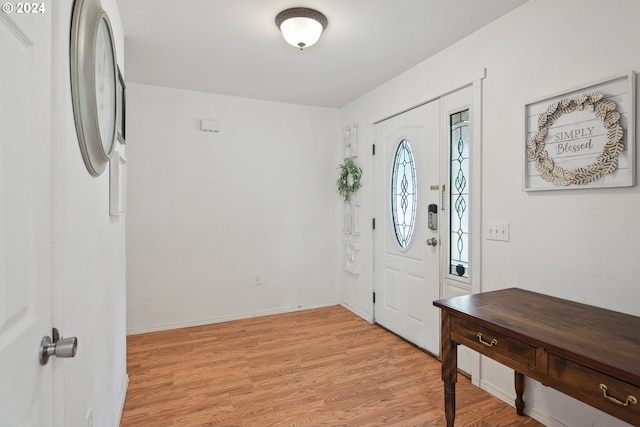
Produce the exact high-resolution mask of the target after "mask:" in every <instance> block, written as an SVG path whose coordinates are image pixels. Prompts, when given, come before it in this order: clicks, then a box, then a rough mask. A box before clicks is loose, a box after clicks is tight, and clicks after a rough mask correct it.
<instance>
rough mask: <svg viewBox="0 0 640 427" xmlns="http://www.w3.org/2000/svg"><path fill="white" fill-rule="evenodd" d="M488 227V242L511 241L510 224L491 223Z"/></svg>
mask: <svg viewBox="0 0 640 427" xmlns="http://www.w3.org/2000/svg"><path fill="white" fill-rule="evenodd" d="M487 225H488V227H487V240H499V241H501V242H508V241H509V223H508V222H489V223H487Z"/></svg>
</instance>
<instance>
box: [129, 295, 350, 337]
mask: <svg viewBox="0 0 640 427" xmlns="http://www.w3.org/2000/svg"><path fill="white" fill-rule="evenodd" d="M332 305H340V300H331V301H324V302H321V303H317V304H309V305H302V304H300V305H297V306H290V307H279V308H275V309H272V310H263V311H256V312H251V313H240V314H235V315H230V316H219V317H211V318H208V319H198V320H190V321H186V322H174V323H159V324H157V325H154V326H149V327H142V328H131V329H127V335H137V334H144V333H147V332H158V331H167V330H170V329H181V328H189V327H192V326H201V325H210V324H213V323H222V322H230V321H232V320H242V319H251V318H253V317H261V316H271V315H273V314H284V313H291V312H294V311H303V310H312V309H314V308H322V307H330V306H332Z"/></svg>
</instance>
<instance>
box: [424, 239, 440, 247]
mask: <svg viewBox="0 0 640 427" xmlns="http://www.w3.org/2000/svg"><path fill="white" fill-rule="evenodd" d="M427 246H438V239H436V238H435V237H432V238H430V239H427Z"/></svg>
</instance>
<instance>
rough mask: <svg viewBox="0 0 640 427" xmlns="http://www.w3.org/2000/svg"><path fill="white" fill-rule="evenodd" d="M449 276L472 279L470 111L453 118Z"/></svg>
mask: <svg viewBox="0 0 640 427" xmlns="http://www.w3.org/2000/svg"><path fill="white" fill-rule="evenodd" d="M449 122H450V128H449V132H450V139H449V140H450V141H451V152H450V160H451V168H450V172H449V174H450V182H449V212H450V218H449V224H450V225H449V230H450V233H451V236H450V242H449V273H450V274H453V275H455V276H459V277H465V278H468V277H469V251H470V246H469V162H470V160H469V110H464V111H460V112H458V113H455V114H451V115H450V116H449Z"/></svg>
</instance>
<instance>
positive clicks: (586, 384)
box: [549, 354, 640, 425]
mask: <svg viewBox="0 0 640 427" xmlns="http://www.w3.org/2000/svg"><path fill="white" fill-rule="evenodd" d="M549 375H550V376H551V377H552V378H554V379H556V380H558V381H560V382H562V383H564V384H566V385H567V386H569V387H570V388H571V389H572V391H573V393H572V394H574V395H577V396H576V397H578V398H580V399H581V400H583V401H584V402H587V403H589V404H591V405H592V406H595V407H597V408H600V409H602V410H604V411H605V412H608V413H610V414H612V415H615V416H617V417H619V418H621V419H623V420H626V421H628V422H631V423H632V424H634V425H638V424H637V423H638V422H640V402H638V400H640V387H637V386H634V385H633V384H629V383H627V382H625V381H622V380H620V379H617V378H614V377H611V376H609V375H606V374H603V373H602V372H598V371H596V370H593V369H591V368H588V367H586V366H583V365H580V364H578V363H575V362H571V361H569V360H566V359H564V358H562V357H559V356H556V355H554V354H550V355H549Z"/></svg>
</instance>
